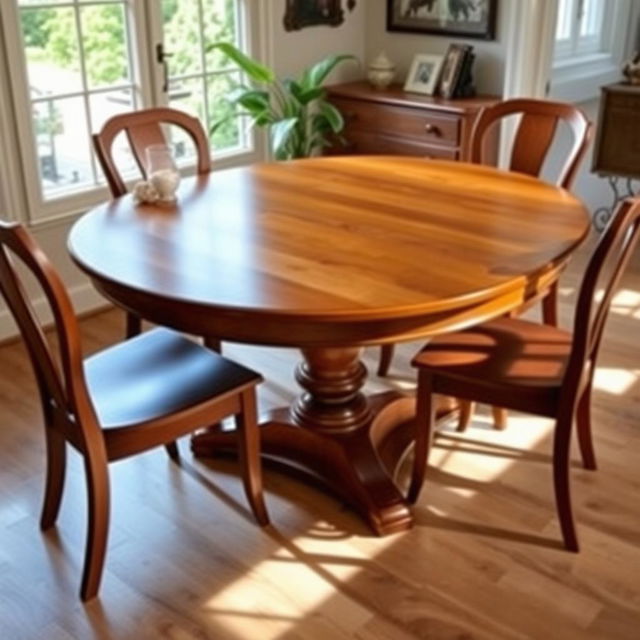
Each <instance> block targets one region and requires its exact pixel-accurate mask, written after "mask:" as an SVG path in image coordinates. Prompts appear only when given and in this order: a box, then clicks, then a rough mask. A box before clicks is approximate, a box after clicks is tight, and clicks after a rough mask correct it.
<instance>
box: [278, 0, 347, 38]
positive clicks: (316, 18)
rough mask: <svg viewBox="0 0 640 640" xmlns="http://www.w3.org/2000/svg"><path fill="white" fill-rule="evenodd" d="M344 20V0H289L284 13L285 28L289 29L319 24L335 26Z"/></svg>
mask: <svg viewBox="0 0 640 640" xmlns="http://www.w3.org/2000/svg"><path fill="white" fill-rule="evenodd" d="M343 21H344V11H343V10H342V0H287V8H286V11H285V14H284V28H285V29H286V30H287V31H297V30H298V29H303V28H304V27H312V26H314V25H318V24H327V25H330V26H332V27H335V26H337V25H339V24H342V22H343Z"/></svg>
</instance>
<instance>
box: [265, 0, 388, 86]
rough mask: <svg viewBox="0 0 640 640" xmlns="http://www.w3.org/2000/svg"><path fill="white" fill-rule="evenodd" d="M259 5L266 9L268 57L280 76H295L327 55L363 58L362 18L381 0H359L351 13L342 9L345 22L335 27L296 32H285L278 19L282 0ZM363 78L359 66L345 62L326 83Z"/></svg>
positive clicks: (306, 29)
mask: <svg viewBox="0 0 640 640" xmlns="http://www.w3.org/2000/svg"><path fill="white" fill-rule="evenodd" d="M261 1H266V2H267V3H268V5H267V6H268V7H269V9H268V12H267V15H268V20H269V23H270V24H269V29H268V31H267V36H268V39H269V40H270V43H269V42H268V43H267V47H268V56H269V58H270V59H271V60H270V62H271V64H273V66H274V68H275V69H276V71H277V72H278V74H280V75H282V76H295V75H296V74H297V73H298V72H299V71H301V70H302V69H303V68H305V67H306V66H308V65H310V64H313V63H314V62H317V61H318V60H320V59H322V58H324V57H325V56H328V55H330V54H337V53H350V54H353V55H355V56H356V57H357V58H358V59H359V60H360V62H361V61H362V60H363V58H364V56H365V39H366V37H365V36H366V23H365V15H366V13H367V11H368V10H369V9H370V8H371V6H373V5H377V4H381V5H382V4H383V2H382V0H359V2H358V3H357V5H356V7H355V9H354V10H353V11H352V12H350V11H349V10H348V9H346V7H345V8H344V14H345V20H344V22H343V23H342V24H341V25H339V26H337V27H330V26H324V25H319V26H314V27H307V28H305V29H301V30H300V31H285V30H284V26H283V20H282V19H283V17H284V13H285V7H286V4H287V2H286V0H261ZM343 4H345V3H344V2H343ZM363 75H364V71H363V68H362V66H361V64H356V63H351V62H349V63H345V64H344V65H342V66H341V67H339V68H337V69H336V70H335V72H334V74H333V75H332V76H331V78H330V81H331V82H342V81H344V82H346V81H348V80H352V79H356V78H361V77H362V76H363Z"/></svg>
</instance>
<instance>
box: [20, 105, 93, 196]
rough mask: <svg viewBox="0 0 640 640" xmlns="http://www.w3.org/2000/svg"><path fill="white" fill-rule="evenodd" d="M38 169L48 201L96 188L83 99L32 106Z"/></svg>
mask: <svg viewBox="0 0 640 640" xmlns="http://www.w3.org/2000/svg"><path fill="white" fill-rule="evenodd" d="M33 120H34V131H35V132H36V148H37V154H38V168H39V171H40V177H41V180H42V186H43V193H44V195H45V197H51V196H56V195H60V194H61V192H64V191H68V190H71V189H73V190H75V189H80V188H83V187H88V186H92V185H93V184H94V179H93V169H92V165H91V156H90V144H89V136H88V132H87V127H86V112H85V106H84V100H83V99H82V98H65V99H61V100H44V101H41V102H37V103H35V104H34V105H33Z"/></svg>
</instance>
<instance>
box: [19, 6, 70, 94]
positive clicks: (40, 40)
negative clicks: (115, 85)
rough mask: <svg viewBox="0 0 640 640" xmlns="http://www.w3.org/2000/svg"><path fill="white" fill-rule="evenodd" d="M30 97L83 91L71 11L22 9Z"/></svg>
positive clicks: (68, 9)
mask: <svg viewBox="0 0 640 640" xmlns="http://www.w3.org/2000/svg"><path fill="white" fill-rule="evenodd" d="M20 20H21V27H22V35H23V39H24V43H25V55H26V58H27V74H28V77H29V87H30V93H31V97H32V98H39V97H42V96H46V95H56V94H57V95H60V94H63V93H73V92H77V91H80V90H81V89H82V77H81V74H80V55H79V46H78V34H77V30H76V24H75V18H74V11H73V9H71V8H65V9H24V10H23V11H21V12H20Z"/></svg>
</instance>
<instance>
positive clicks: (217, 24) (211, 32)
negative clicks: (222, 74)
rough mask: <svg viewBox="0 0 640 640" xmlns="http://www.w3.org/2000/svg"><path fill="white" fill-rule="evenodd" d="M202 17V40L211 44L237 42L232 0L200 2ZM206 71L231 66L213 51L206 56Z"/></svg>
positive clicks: (236, 23)
mask: <svg viewBox="0 0 640 640" xmlns="http://www.w3.org/2000/svg"><path fill="white" fill-rule="evenodd" d="M202 2H203V9H204V15H205V16H207V19H206V21H205V24H204V36H205V38H204V40H205V42H206V43H208V44H211V43H213V42H233V43H234V44H236V45H238V44H240V43H239V42H238V40H239V38H238V31H239V30H238V15H237V3H236V2H234V1H232V0H202ZM206 64H207V71H209V72H210V71H213V70H214V69H220V68H224V67H229V66H231V65H230V63H229V60H228V59H227V58H226V57H225V56H223V55H222V53H221V52H220V51H219V50H217V49H215V50H214V51H212V52H211V53H208V54H207V61H206Z"/></svg>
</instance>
